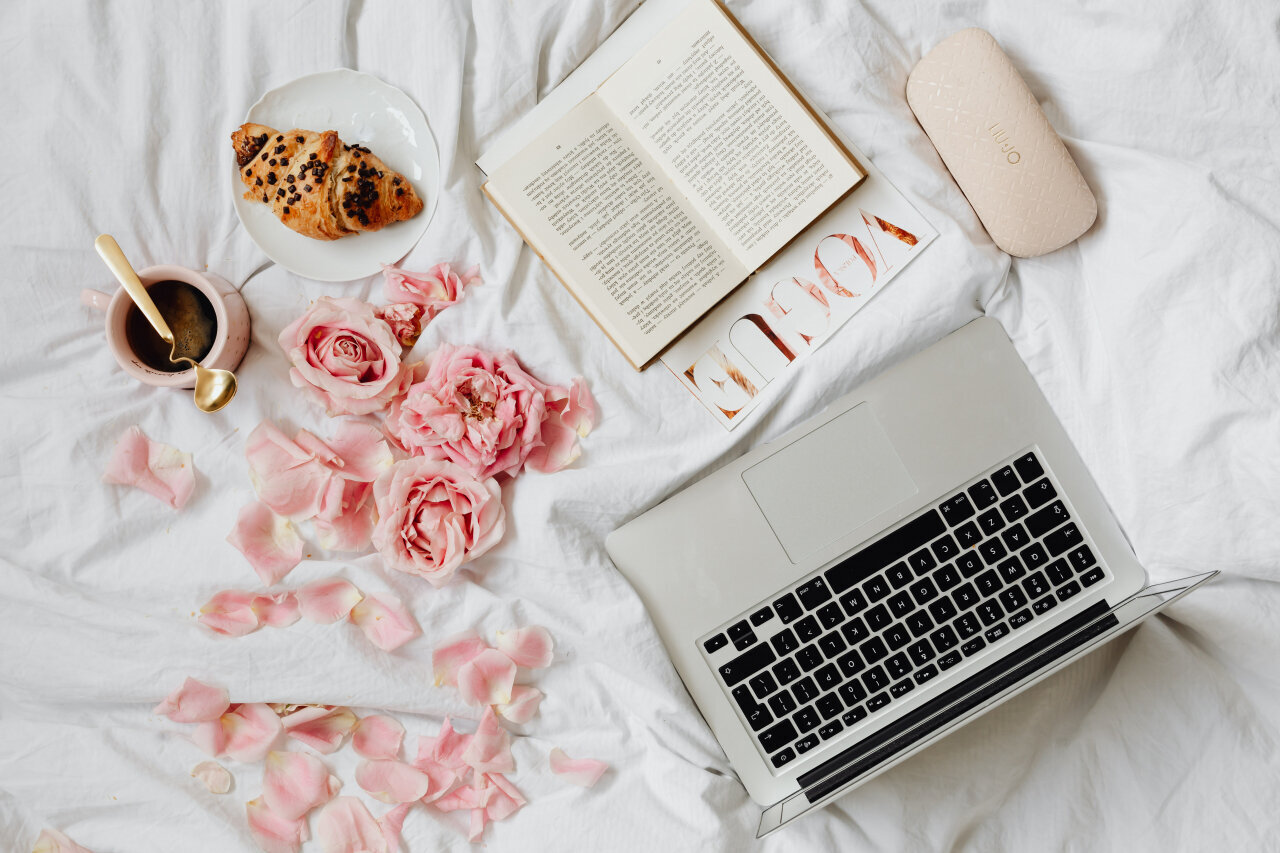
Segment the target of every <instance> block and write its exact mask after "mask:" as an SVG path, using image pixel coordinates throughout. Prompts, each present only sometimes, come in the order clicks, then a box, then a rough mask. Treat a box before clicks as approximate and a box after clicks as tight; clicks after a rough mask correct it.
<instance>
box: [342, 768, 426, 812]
mask: <svg viewBox="0 0 1280 853" xmlns="http://www.w3.org/2000/svg"><path fill="white" fill-rule="evenodd" d="M356 784H357V785H359V786H360V787H361V788H364V789H365V790H366V791H368V792H369V793H370V794H373V795H374V796H375V797H377V798H378V799H380V800H382V801H383V802H384V803H411V802H413V801H414V800H420V799H422V798H423V797H425V796H426V795H427V791H428V790H429V789H430V787H431V779H430V777H428V776H427V774H426V773H423V772H422V771H421V770H419V769H418V768H416V767H414V766H413V765H411V764H405V763H404V762H403V761H396V760H394V759H390V760H388V759H381V760H377V761H362V762H360V765H359V766H358V767H357V768H356Z"/></svg>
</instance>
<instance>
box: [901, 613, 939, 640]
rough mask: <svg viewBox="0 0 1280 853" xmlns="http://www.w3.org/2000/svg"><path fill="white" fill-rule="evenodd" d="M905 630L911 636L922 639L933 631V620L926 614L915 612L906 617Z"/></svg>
mask: <svg viewBox="0 0 1280 853" xmlns="http://www.w3.org/2000/svg"><path fill="white" fill-rule="evenodd" d="M907 629H908V630H910V631H911V636H913V637H917V638H919V637H922V636H924V635H925V634H927V633H929V632H930V631H932V630H933V620H932V619H930V618H929V614H928V613H925V612H924V611H923V610H917V611H916V612H915V613H912V614H911V615H910V616H908V617H907Z"/></svg>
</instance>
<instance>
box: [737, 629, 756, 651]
mask: <svg viewBox="0 0 1280 853" xmlns="http://www.w3.org/2000/svg"><path fill="white" fill-rule="evenodd" d="M755 641H756V635H755V632H754V631H750V630H748V631H747V633H746V634H744V635H743V636H741V637H739V638H738V639H736V640H734V641H733V647H734V648H735V649H737V650H738V651H742V650H743V649H745V648H748V647H750V646H752V645H754V644H755Z"/></svg>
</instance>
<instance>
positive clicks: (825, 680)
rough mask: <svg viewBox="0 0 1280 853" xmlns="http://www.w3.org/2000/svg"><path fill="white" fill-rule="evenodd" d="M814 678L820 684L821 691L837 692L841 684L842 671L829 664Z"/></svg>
mask: <svg viewBox="0 0 1280 853" xmlns="http://www.w3.org/2000/svg"><path fill="white" fill-rule="evenodd" d="M813 678H814V680H815V681H817V682H818V689H819V690H835V689H836V685H837V684H839V683H840V670H838V669H836V665H835V664H833V663H829V664H827V665H826V666H824V667H823V668H822V669H820V670H818V671H817V672H815V673H814V674H813Z"/></svg>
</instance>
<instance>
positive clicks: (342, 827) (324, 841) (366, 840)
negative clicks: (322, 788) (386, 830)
mask: <svg viewBox="0 0 1280 853" xmlns="http://www.w3.org/2000/svg"><path fill="white" fill-rule="evenodd" d="M316 839H317V840H318V841H319V842H320V849H321V850H323V851H324V853H387V839H386V836H385V835H384V834H383V831H382V827H380V826H378V822H377V821H376V820H374V819H373V815H371V814H369V810H368V809H367V808H365V805H364V803H362V802H360V801H359V800H357V799H356V798H355V797H338V798H337V799H335V800H333V801H332V802H330V803H329V804H328V805H326V806H325V807H324V808H322V809H320V811H319V813H317V815H316Z"/></svg>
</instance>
